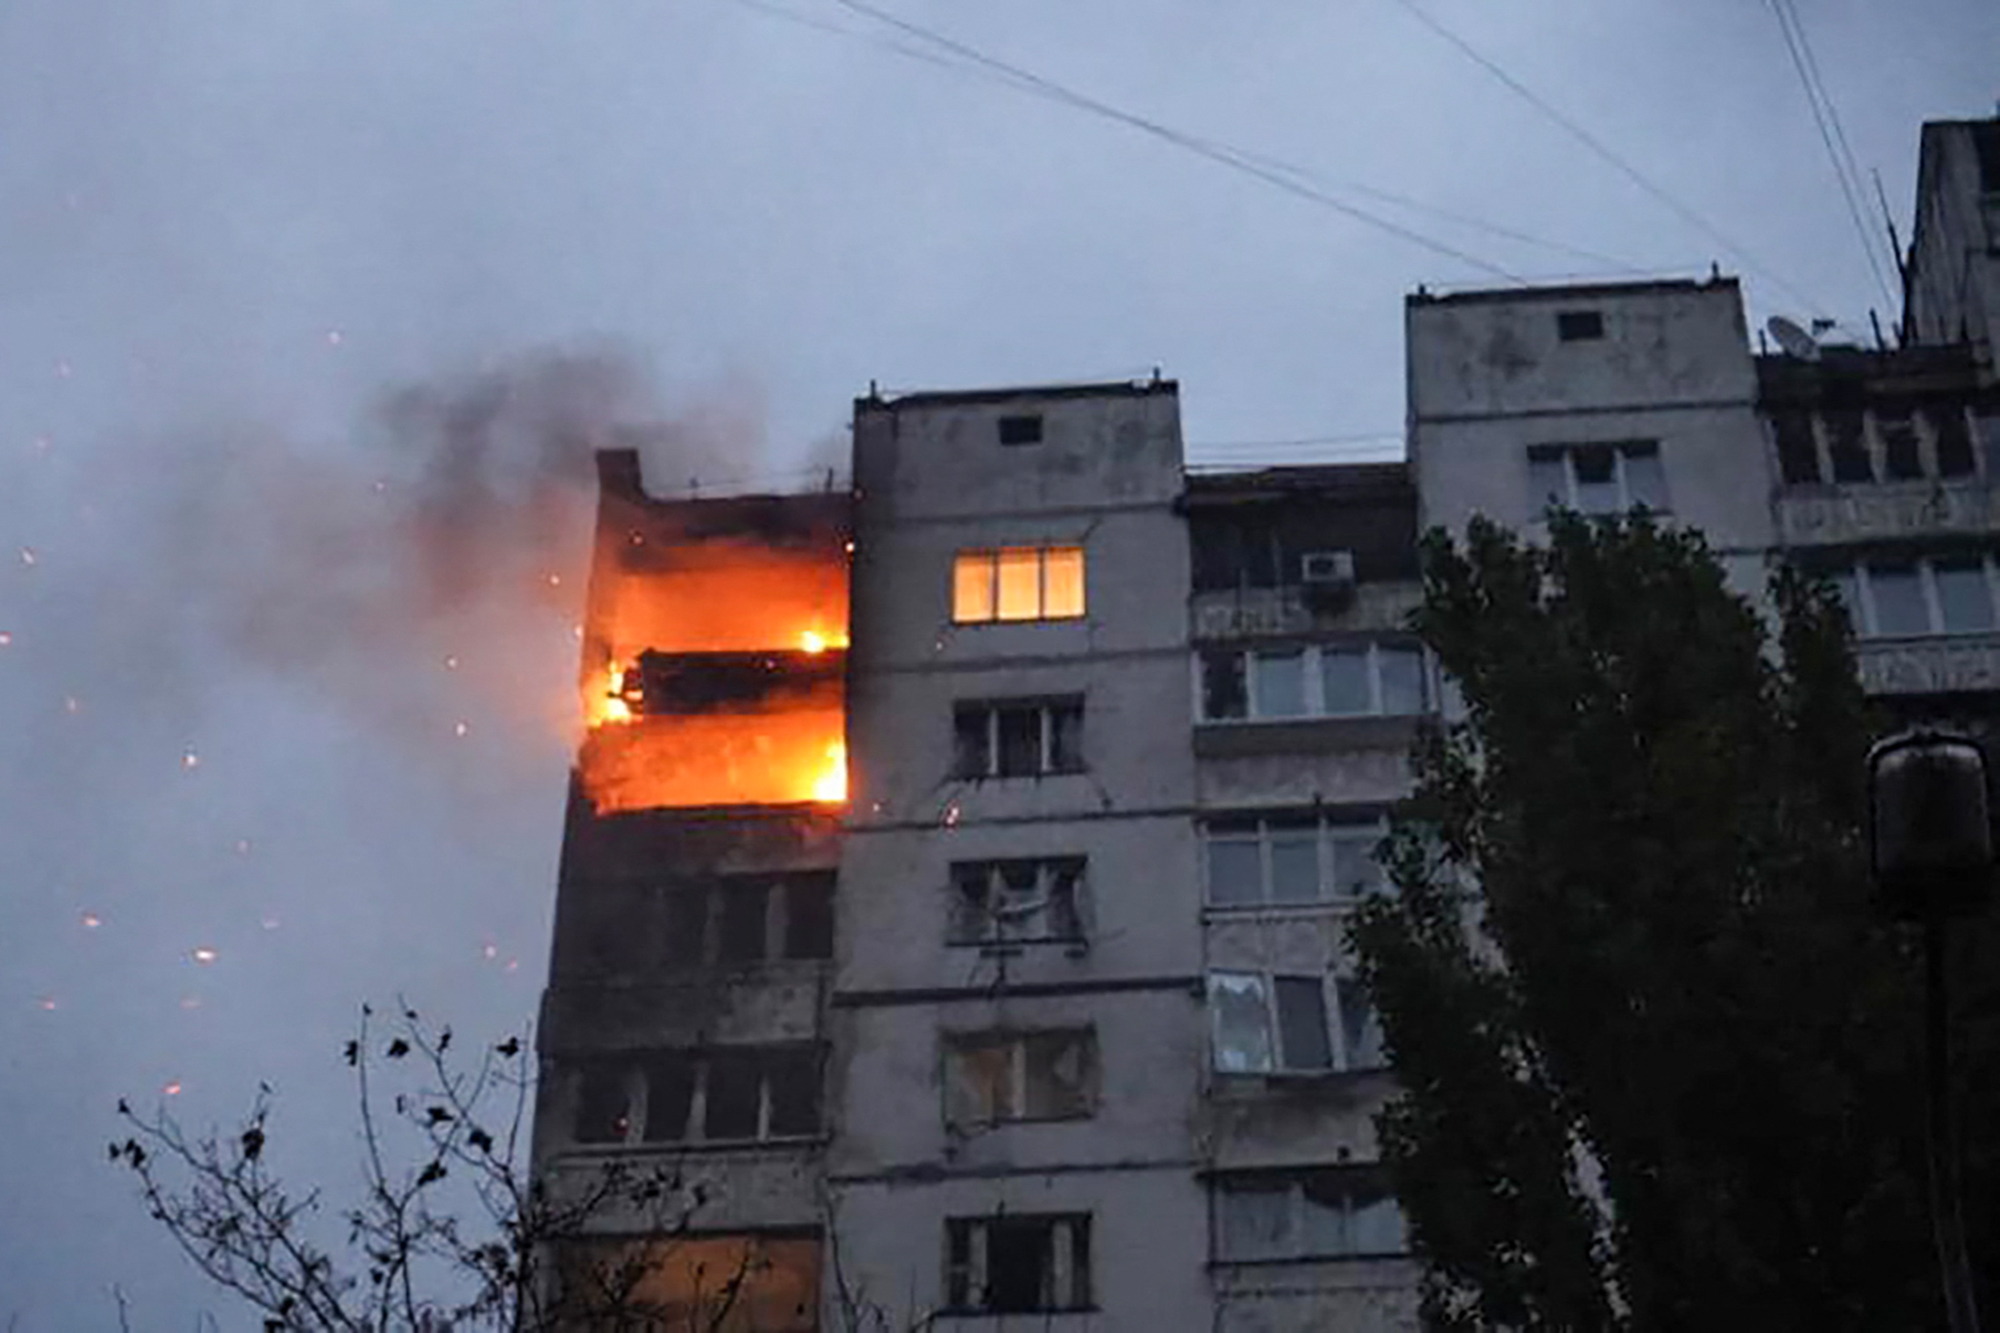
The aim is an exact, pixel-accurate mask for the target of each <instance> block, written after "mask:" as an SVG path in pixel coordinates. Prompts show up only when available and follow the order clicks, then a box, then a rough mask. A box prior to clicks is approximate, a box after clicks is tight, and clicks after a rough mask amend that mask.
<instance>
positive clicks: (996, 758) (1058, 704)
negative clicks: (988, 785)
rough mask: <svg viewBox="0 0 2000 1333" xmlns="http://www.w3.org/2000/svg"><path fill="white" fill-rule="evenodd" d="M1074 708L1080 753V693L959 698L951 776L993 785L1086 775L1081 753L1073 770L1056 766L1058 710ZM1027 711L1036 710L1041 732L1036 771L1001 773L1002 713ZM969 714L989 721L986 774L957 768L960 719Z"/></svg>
mask: <svg viewBox="0 0 2000 1333" xmlns="http://www.w3.org/2000/svg"><path fill="white" fill-rule="evenodd" d="M1072 708H1073V709H1075V711H1076V714H1077V748H1078V750H1079V751H1080V750H1081V749H1082V743H1083V714H1084V702H1083V696H1082V695H1080V694H1073V695H1066V696H1062V697H1056V698H1032V699H960V700H958V701H956V702H955V703H954V704H953V705H952V715H951V726H952V749H953V753H952V776H953V777H954V778H958V779H960V780H962V781H968V782H991V781H1004V780H1006V779H1012V778H1048V777H1059V776H1061V775H1063V774H1066V773H1081V772H1083V771H1084V768H1085V765H1084V763H1083V756H1082V754H1081V753H1079V754H1078V755H1077V756H1076V766H1075V767H1074V768H1057V767H1055V757H1056V717H1055V715H1056V711H1057V710H1058V709H1065V710H1067V709H1072ZM1026 709H1033V710H1034V712H1035V714H1036V718H1037V722H1038V725H1039V727H1040V733H1041V734H1040V736H1039V738H1038V740H1037V742H1036V749H1037V753H1036V755H1035V771H1034V772H1032V773H1002V772H1001V771H1000V714H1001V713H1003V712H1011V711H1014V710H1026ZM968 712H976V713H980V714H983V715H984V717H985V721H986V771H985V772H983V773H964V772H960V771H958V767H957V765H958V754H957V747H958V719H959V715H960V714H961V713H968Z"/></svg>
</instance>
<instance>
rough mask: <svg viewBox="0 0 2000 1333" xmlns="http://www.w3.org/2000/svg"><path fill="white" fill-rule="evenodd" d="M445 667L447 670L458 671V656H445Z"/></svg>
mask: <svg viewBox="0 0 2000 1333" xmlns="http://www.w3.org/2000/svg"><path fill="white" fill-rule="evenodd" d="M444 669H445V670H446V671H456V670H458V658H456V657H447V658H445V659H444Z"/></svg>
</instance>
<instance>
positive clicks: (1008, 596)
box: [951, 546, 1084, 625]
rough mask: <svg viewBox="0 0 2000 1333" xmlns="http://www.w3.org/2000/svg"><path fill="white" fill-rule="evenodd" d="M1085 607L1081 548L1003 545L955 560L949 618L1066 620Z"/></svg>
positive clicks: (973, 621)
mask: <svg viewBox="0 0 2000 1333" xmlns="http://www.w3.org/2000/svg"><path fill="white" fill-rule="evenodd" d="M1083 611H1084V585H1083V548H1082V547H1081V546H1002V547H998V548H993V549H987V550H975V551H960V552H959V553H958V555H957V557H956V558H955V559H954V560H953V561H952V598H951V618H952V619H953V620H954V621H956V622H958V623H959V624H961V625H965V624H978V623H981V622H987V621H995V620H1062V619H1073V618H1075V617H1077V616H1081V615H1082V614H1083Z"/></svg>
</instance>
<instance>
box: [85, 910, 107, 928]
mask: <svg viewBox="0 0 2000 1333" xmlns="http://www.w3.org/2000/svg"><path fill="white" fill-rule="evenodd" d="M103 924H104V918H103V917H101V916H99V915H98V914H97V913H95V912H85V913H84V914H83V928H84V929H85V930H96V929H97V928H98V927H99V926H101V925H103Z"/></svg>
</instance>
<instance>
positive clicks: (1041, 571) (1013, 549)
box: [951, 541, 1090, 625]
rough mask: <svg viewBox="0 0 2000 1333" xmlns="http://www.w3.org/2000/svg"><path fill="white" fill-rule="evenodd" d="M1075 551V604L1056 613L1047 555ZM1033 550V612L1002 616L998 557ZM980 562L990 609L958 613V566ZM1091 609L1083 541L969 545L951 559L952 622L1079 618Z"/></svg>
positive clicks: (1025, 622)
mask: <svg viewBox="0 0 2000 1333" xmlns="http://www.w3.org/2000/svg"><path fill="white" fill-rule="evenodd" d="M1057 551H1061V552H1070V551H1074V552H1075V553H1076V563H1077V608H1076V610H1074V611H1064V612H1062V613H1060V614H1055V613H1052V612H1050V610H1049V556H1050V554H1051V553H1052V552H1057ZM1025 552H1032V553H1033V554H1034V557H1035V614H1034V615H1031V616H1003V615H1001V614H1000V564H1001V557H1002V556H1006V555H1020V554H1022V553H1025ZM972 562H983V563H984V564H985V565H986V604H987V606H988V607H990V608H991V609H992V614H991V615H985V616H967V615H961V614H960V612H961V610H963V608H961V607H960V606H959V604H958V587H959V577H960V576H959V571H960V569H961V567H963V566H965V565H967V564H969V563H972ZM1089 611H1090V561H1089V559H1088V557H1087V556H1086V555H1085V553H1084V547H1083V543H1082V542H1080V541H1077V542H1034V543H1021V544H1015V545H1003V546H968V547H964V548H961V549H960V550H958V551H956V552H954V553H953V555H952V559H951V623H952V624H954V625H1033V624H1037V623H1042V622H1046V621H1051V620H1081V619H1083V618H1084V617H1085V616H1086V615H1088V614H1089Z"/></svg>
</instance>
